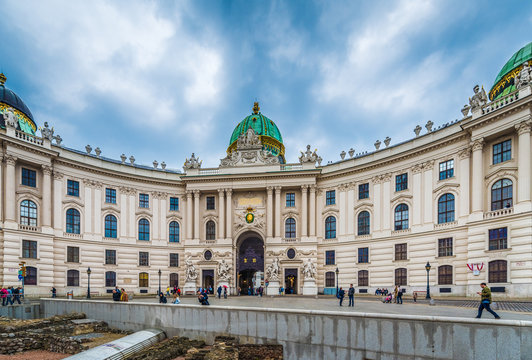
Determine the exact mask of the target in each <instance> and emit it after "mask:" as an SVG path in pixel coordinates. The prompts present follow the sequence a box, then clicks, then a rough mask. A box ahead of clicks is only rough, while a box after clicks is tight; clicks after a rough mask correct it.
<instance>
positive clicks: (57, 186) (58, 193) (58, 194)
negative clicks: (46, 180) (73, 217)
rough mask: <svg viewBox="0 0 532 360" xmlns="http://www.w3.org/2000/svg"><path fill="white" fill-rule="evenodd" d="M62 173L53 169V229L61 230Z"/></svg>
mask: <svg viewBox="0 0 532 360" xmlns="http://www.w3.org/2000/svg"><path fill="white" fill-rule="evenodd" d="M62 190H63V174H61V173H59V172H57V171H55V170H54V219H53V220H54V229H56V230H61V231H63V217H64V216H63V209H62V207H61V200H62V198H63V193H62Z"/></svg>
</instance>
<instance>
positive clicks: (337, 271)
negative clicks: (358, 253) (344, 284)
mask: <svg viewBox="0 0 532 360" xmlns="http://www.w3.org/2000/svg"><path fill="white" fill-rule="evenodd" d="M335 273H336V296H338V274H339V273H340V270H338V267H336V271H335Z"/></svg>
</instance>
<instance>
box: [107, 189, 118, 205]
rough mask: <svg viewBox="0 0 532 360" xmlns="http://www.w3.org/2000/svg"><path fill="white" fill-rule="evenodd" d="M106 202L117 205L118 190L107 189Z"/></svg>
mask: <svg viewBox="0 0 532 360" xmlns="http://www.w3.org/2000/svg"><path fill="white" fill-rule="evenodd" d="M105 202H106V203H108V204H116V190H115V189H111V188H106V189H105Z"/></svg>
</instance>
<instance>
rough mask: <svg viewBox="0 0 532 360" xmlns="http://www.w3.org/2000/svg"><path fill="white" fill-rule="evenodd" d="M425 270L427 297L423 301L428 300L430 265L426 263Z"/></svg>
mask: <svg viewBox="0 0 532 360" xmlns="http://www.w3.org/2000/svg"><path fill="white" fill-rule="evenodd" d="M425 270H427V296H425V299H427V300H430V285H429V271H430V264H429V262H428V261H427V265H425Z"/></svg>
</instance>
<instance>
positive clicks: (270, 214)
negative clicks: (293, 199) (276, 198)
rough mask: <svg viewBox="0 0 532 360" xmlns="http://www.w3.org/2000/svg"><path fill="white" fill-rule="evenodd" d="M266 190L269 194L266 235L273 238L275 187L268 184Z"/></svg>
mask: <svg viewBox="0 0 532 360" xmlns="http://www.w3.org/2000/svg"><path fill="white" fill-rule="evenodd" d="M266 192H267V194H268V203H267V204H266V211H267V214H266V222H267V223H266V237H269V238H271V237H272V236H273V187H271V186H268V187H267V188H266Z"/></svg>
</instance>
